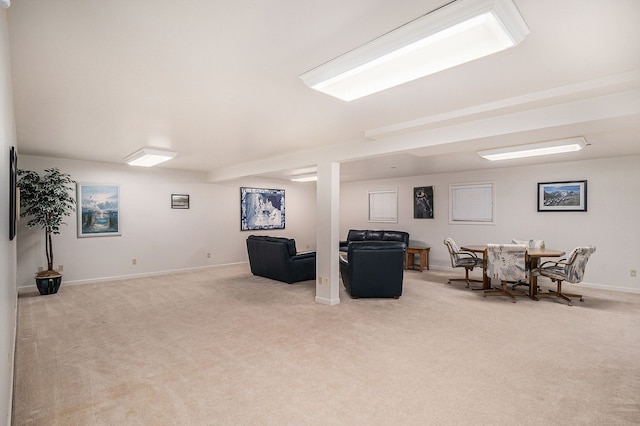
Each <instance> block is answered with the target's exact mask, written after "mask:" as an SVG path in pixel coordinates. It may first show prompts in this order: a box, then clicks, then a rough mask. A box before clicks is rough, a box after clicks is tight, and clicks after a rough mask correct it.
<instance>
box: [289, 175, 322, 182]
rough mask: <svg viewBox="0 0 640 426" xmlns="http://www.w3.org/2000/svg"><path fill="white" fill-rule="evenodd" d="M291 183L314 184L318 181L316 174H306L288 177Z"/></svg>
mask: <svg viewBox="0 0 640 426" xmlns="http://www.w3.org/2000/svg"><path fill="white" fill-rule="evenodd" d="M290 179H291V181H292V182H315V181H317V180H318V175H317V174H316V173H307V174H304V175H295V176H291V177H290Z"/></svg>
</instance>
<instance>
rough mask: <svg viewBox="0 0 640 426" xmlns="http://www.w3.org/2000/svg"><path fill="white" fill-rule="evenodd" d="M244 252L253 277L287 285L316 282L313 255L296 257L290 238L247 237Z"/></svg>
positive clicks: (294, 244) (314, 257)
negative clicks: (247, 257) (256, 276)
mask: <svg viewBox="0 0 640 426" xmlns="http://www.w3.org/2000/svg"><path fill="white" fill-rule="evenodd" d="M247 253H248V254H249V265H250V266H251V273H253V274H254V275H259V276H261V277H266V278H271V279H273V280H278V281H283V282H286V283H289V284H291V283H294V282H298V281H307V280H315V279H316V253H315V252H308V253H301V254H297V253H296V242H295V240H294V239H290V238H281V237H269V236H264V235H250V236H249V238H247Z"/></svg>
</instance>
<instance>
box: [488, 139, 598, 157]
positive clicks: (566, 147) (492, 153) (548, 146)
mask: <svg viewBox="0 0 640 426" xmlns="http://www.w3.org/2000/svg"><path fill="white" fill-rule="evenodd" d="M585 146H587V141H586V140H585V139H584V137H577V138H571V139H562V140H557V141H549V142H541V143H533V144H529V145H520V146H510V147H507V148H498V149H489V150H486V151H478V152H477V154H478V155H479V156H480V157H482V158H486V159H487V160H490V161H496V160H511V159H514V158H524V157H535V156H538V155H550V154H562V153H565V152H575V151H580V150H581V149H582V148H584V147H585Z"/></svg>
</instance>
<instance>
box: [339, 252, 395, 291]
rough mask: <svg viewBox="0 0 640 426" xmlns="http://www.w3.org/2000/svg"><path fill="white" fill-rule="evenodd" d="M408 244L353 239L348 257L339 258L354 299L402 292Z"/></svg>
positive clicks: (346, 285)
mask: <svg viewBox="0 0 640 426" xmlns="http://www.w3.org/2000/svg"><path fill="white" fill-rule="evenodd" d="M406 248H407V246H406V245H405V243H404V242H394V241H377V242H367V241H352V242H350V243H349V244H348V246H347V258H346V259H344V258H343V257H342V256H341V257H340V275H341V276H342V283H343V284H344V288H345V289H346V290H347V293H349V295H350V296H351V297H353V298H359V297H394V298H396V299H397V298H399V297H400V296H401V295H402V280H403V278H404V258H405V253H406Z"/></svg>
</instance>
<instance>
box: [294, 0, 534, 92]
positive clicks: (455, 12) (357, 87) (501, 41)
mask: <svg viewBox="0 0 640 426" xmlns="http://www.w3.org/2000/svg"><path fill="white" fill-rule="evenodd" d="M527 34H529V27H528V26H527V24H526V22H525V21H524V19H523V18H522V15H520V13H519V12H518V8H517V7H516V6H515V4H513V1H512V0H457V1H454V2H452V3H450V4H448V5H446V6H443V7H441V8H439V9H436V10H435V11H433V12H430V13H428V14H426V15H424V16H422V17H420V18H418V19H416V20H414V21H411V22H409V23H407V24H405V25H403V26H401V27H399V28H396V29H395V30H393V31H391V32H389V33H387V34H385V35H383V36H381V37H378V38H376V39H375V40H373V41H371V42H369V43H367V44H364V45H362V46H360V47H358V48H356V49H354V50H352V51H350V52H347V53H345V54H344V55H342V56H339V57H337V58H335V59H333V60H331V61H329V62H327V63H325V64H323V65H320V66H318V67H316V68H314V69H312V70H311V71H308V72H306V73H304V74H302V75H301V76H300V79H302V81H303V82H304V83H305V84H306V85H307V86H309V87H310V88H312V89H315V90H318V91H320V92H323V93H326V94H328V95H331V96H334V97H336V98H339V99H342V100H345V101H351V100H354V99H358V98H361V97H363V96H367V95H370V94H372V93H376V92H379V91H382V90H385V89H388V88H390V87H394V86H398V85H400V84H403V83H406V82H409V81H412V80H415V79H417V78H420V77H424V76H426V75H429V74H433V73H436V72H438V71H442V70H445V69H447V68H451V67H454V66H456V65H460V64H463V63H465V62H469V61H472V60H474V59H478V58H482V57H484V56H487V55H490V54H492V53H496V52H499V51H501V50H504V49H507V48H509V47H512V46H515V45H517V44H518V43H520V42H521V41H522V40H523V39H524V38H525V36H526V35H527Z"/></svg>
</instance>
